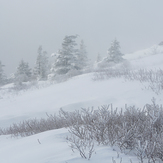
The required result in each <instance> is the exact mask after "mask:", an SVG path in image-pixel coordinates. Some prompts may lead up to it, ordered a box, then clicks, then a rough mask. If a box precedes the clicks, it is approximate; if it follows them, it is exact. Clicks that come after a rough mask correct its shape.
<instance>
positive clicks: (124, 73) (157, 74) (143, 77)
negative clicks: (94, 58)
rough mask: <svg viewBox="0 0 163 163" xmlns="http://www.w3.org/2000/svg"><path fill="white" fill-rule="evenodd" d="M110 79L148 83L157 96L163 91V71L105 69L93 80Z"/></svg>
mask: <svg viewBox="0 0 163 163" xmlns="http://www.w3.org/2000/svg"><path fill="white" fill-rule="evenodd" d="M110 78H124V79H125V80H129V81H139V82H141V83H144V82H146V83H148V87H147V88H148V89H151V90H152V91H154V92H155V93H156V94H159V93H160V91H162V90H163V70H161V69H159V70H146V69H139V70H136V71H132V70H129V69H125V68H122V69H113V68H109V69H103V70H98V71H96V72H95V73H94V77H93V80H95V81H96V80H107V79H110Z"/></svg>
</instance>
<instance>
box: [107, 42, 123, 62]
mask: <svg viewBox="0 0 163 163" xmlns="http://www.w3.org/2000/svg"><path fill="white" fill-rule="evenodd" d="M107 53H108V57H107V60H108V62H115V63H117V62H120V61H122V60H123V58H122V56H123V54H122V53H121V51H120V44H119V42H118V41H117V40H116V39H115V40H114V41H113V42H112V43H111V46H110V48H109V49H108V51H107Z"/></svg>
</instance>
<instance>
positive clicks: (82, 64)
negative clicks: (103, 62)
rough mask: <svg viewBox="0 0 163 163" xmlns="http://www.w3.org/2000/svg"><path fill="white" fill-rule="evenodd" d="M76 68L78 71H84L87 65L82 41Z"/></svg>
mask: <svg viewBox="0 0 163 163" xmlns="http://www.w3.org/2000/svg"><path fill="white" fill-rule="evenodd" d="M76 64H77V67H78V69H79V70H84V69H86V67H87V65H88V58H87V51H86V46H85V44H84V41H83V40H81V43H80V49H79V53H78V55H77V63H76Z"/></svg>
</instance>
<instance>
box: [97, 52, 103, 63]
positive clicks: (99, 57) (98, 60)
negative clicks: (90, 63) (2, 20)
mask: <svg viewBox="0 0 163 163" xmlns="http://www.w3.org/2000/svg"><path fill="white" fill-rule="evenodd" d="M101 60H102V59H101V55H100V53H98V54H97V58H96V63H98V62H100V61H101Z"/></svg>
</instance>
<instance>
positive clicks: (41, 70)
mask: <svg viewBox="0 0 163 163" xmlns="http://www.w3.org/2000/svg"><path fill="white" fill-rule="evenodd" d="M47 75H48V58H47V52H46V51H42V46H39V48H38V55H37V59H36V66H35V69H34V76H35V77H36V78H37V79H38V80H46V79H47Z"/></svg>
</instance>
